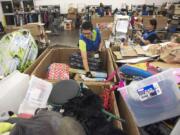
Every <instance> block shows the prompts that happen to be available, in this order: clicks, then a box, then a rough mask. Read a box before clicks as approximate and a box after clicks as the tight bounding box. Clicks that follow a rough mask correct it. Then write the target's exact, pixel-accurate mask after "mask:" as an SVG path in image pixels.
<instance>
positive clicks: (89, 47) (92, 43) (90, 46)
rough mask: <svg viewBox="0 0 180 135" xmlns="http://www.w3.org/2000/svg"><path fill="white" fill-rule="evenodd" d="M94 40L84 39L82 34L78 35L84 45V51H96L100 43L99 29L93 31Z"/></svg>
mask: <svg viewBox="0 0 180 135" xmlns="http://www.w3.org/2000/svg"><path fill="white" fill-rule="evenodd" d="M94 31H95V34H96V37H95V40H91V39H88V38H86V37H85V36H84V35H83V34H81V35H80V40H83V41H84V42H85V43H86V51H88V52H89V51H98V49H99V45H100V43H101V35H100V31H99V29H97V28H96V29H95V30H94Z"/></svg>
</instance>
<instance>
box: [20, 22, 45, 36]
mask: <svg viewBox="0 0 180 135" xmlns="http://www.w3.org/2000/svg"><path fill="white" fill-rule="evenodd" d="M23 28H24V29H28V30H30V32H31V34H32V36H34V37H36V36H40V35H41V34H42V33H43V32H44V33H45V29H44V24H41V23H28V24H26V25H24V26H23Z"/></svg>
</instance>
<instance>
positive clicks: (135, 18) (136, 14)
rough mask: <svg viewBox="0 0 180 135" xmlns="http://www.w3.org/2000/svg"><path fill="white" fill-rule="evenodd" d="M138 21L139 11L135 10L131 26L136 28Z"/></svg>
mask: <svg viewBox="0 0 180 135" xmlns="http://www.w3.org/2000/svg"><path fill="white" fill-rule="evenodd" d="M137 21H138V12H137V11H133V12H132V16H131V21H130V23H131V26H132V27H133V28H134V25H135V24H136V22H137Z"/></svg>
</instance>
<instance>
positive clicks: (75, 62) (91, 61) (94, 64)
mask: <svg viewBox="0 0 180 135" xmlns="http://www.w3.org/2000/svg"><path fill="white" fill-rule="evenodd" d="M87 55H88V56H87V58H88V65H89V68H90V70H92V71H99V70H100V69H101V67H102V61H101V59H100V58H95V55H94V53H88V54H87ZM70 66H71V67H72V68H78V69H79V68H80V69H83V68H84V66H83V61H82V57H81V54H80V53H79V52H78V53H73V54H72V55H71V57H70Z"/></svg>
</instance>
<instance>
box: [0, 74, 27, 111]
mask: <svg viewBox="0 0 180 135" xmlns="http://www.w3.org/2000/svg"><path fill="white" fill-rule="evenodd" d="M29 78H30V77H29V75H26V74H22V73H20V72H19V71H15V72H13V73H11V74H10V75H9V76H7V77H6V78H4V79H3V80H1V81H0V114H2V113H4V112H7V111H13V112H14V113H17V112H18V109H19V106H20V104H21V102H22V101H23V99H24V97H25V95H26V92H27V89H28V84H29Z"/></svg>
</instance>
